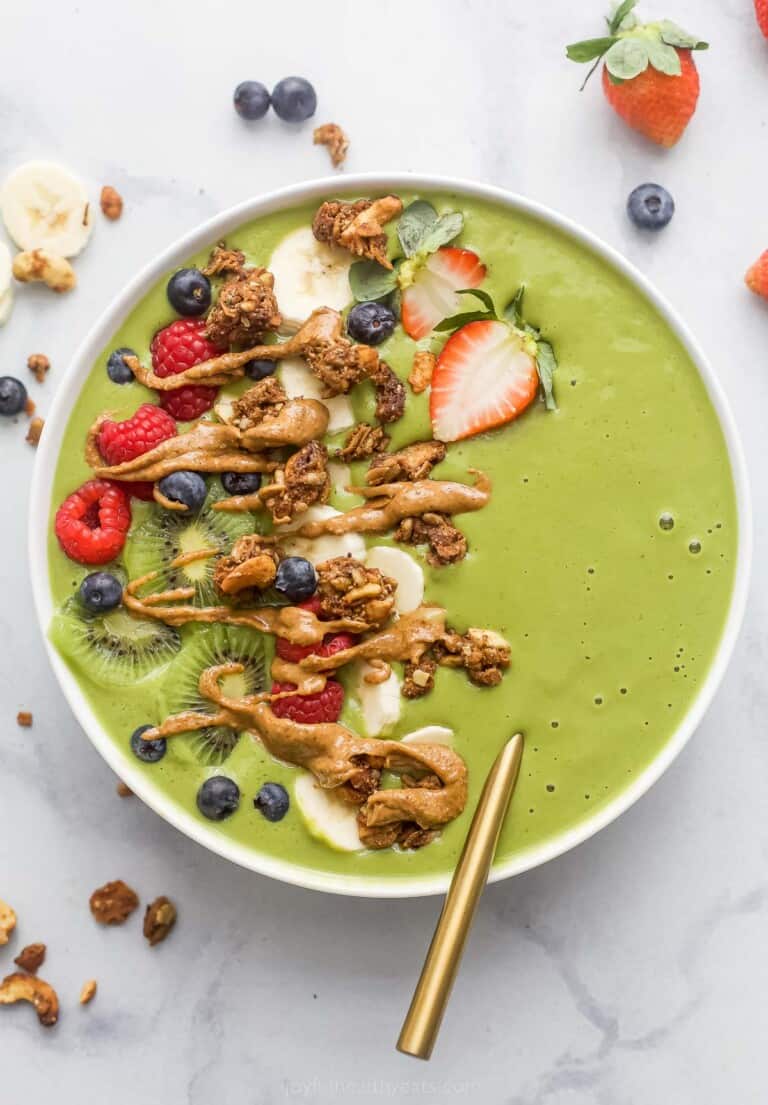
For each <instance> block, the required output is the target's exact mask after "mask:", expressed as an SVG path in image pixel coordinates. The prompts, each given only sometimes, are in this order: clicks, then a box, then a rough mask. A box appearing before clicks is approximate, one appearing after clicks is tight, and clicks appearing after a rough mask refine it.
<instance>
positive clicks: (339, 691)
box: [272, 679, 344, 725]
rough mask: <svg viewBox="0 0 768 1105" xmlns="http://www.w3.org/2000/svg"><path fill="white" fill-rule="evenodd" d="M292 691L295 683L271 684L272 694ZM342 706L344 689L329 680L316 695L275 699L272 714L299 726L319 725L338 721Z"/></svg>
mask: <svg viewBox="0 0 768 1105" xmlns="http://www.w3.org/2000/svg"><path fill="white" fill-rule="evenodd" d="M294 690H296V684H295V683H273V684H272V694H282V693H284V692H285V691H294ZM343 704H344V688H343V687H342V685H341V683H339V682H337V681H336V680H335V679H329V680H328V682H327V683H326V684H325V688H324V689H323V690H322V691H318V692H317V694H292V695H289V696H288V697H286V698H278V699H276V700H275V701H274V702H273V703H272V712H273V714H275V715H276V716H277V717H283V718H288V719H289V720H290V721H296V722H298V723H299V725H320V724H321V723H322V722H329V721H338V720H339V718H340V717H341V707H342V706H343Z"/></svg>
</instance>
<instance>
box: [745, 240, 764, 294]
mask: <svg viewBox="0 0 768 1105" xmlns="http://www.w3.org/2000/svg"><path fill="white" fill-rule="evenodd" d="M744 279H745V281H746V284H747V287H748V288H749V290H750V291H752V292H754V293H755V295H760V296H762V297H763V299H768V249H767V250H766V251H765V252H764V253H761V254H760V256H759V257H758V259H757V260H756V261H755V263H754V265H751V266H750V267H749V268H748V269H747V275H746V276H745V277H744Z"/></svg>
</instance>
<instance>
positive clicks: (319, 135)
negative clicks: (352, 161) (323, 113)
mask: <svg viewBox="0 0 768 1105" xmlns="http://www.w3.org/2000/svg"><path fill="white" fill-rule="evenodd" d="M312 141H313V142H314V143H315V145H316V146H327V148H328V153H329V154H330V155H331V164H332V165H333V167H334V169H338V167H339V165H343V164H344V160H345V158H346V156H347V150H348V149H349V139H348V138H347V136H346V134H345V133H344V131H343V130H342V129H341V127H340V126H339V125H338V123H323V125H322V126H320V127H315V130H314V133H313V135H312Z"/></svg>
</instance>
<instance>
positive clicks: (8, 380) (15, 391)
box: [0, 376, 27, 418]
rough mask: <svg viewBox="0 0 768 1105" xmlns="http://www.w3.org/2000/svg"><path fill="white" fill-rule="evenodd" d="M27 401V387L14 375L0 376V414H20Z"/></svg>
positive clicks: (9, 415)
mask: <svg viewBox="0 0 768 1105" xmlns="http://www.w3.org/2000/svg"><path fill="white" fill-rule="evenodd" d="M26 401H27V389H26V388H25V387H24V385H23V384H22V382H21V380H17V379H16V377H15V376H0V414H4V415H6V417H8V418H10V417H11V415H14V414H20V413H21V411H23V410H24V404H25V403H26Z"/></svg>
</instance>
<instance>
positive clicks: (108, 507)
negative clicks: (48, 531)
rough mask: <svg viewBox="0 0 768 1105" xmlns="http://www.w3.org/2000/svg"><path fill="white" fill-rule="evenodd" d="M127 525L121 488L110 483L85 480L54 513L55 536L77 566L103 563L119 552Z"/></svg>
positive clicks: (127, 513)
mask: <svg viewBox="0 0 768 1105" xmlns="http://www.w3.org/2000/svg"><path fill="white" fill-rule="evenodd" d="M130 524H131V507H130V503H129V501H128V496H127V495H126V494H125V492H124V491H123V489H122V488H121V487H119V486H118V485H117V484H115V483H112V482H111V481H110V480H88V482H87V483H84V484H83V486H82V487H80V488H78V490H77V491H73V492H72V494H71V495H69V496H68V497H67V498H66V499H65V500H64V502H63V503H62V504H61V506H60V507H59V509H58V510H57V511H56V525H55V530H56V536H57V537H58V539H59V544H60V545H61V547H62V549H63V550H64V552H65V553H66V554H67V556H68V557H69V558H70V559H71V560H76V561H77V562H78V563H79V564H106V563H107V562H108V561H109V560H114V559H115V557H116V556H118V555H119V553H120V552H121V551H122V548H123V545H124V544H125V536H126V534H127V533H128V528H129V526H130Z"/></svg>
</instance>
